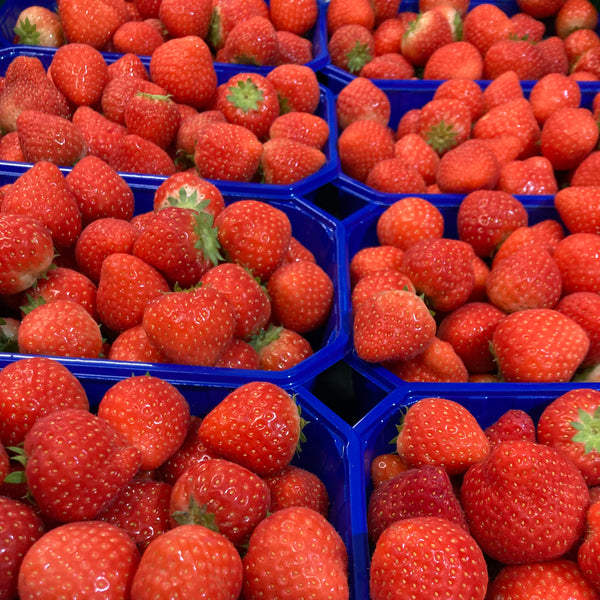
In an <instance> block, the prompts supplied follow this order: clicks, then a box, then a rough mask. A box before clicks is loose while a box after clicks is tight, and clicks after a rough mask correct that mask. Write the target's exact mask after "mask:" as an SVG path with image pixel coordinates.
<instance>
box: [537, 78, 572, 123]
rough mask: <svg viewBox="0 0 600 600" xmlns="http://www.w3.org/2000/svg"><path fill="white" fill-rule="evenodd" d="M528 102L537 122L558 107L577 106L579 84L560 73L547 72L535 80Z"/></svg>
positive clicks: (544, 118)
mask: <svg viewBox="0 0 600 600" xmlns="http://www.w3.org/2000/svg"><path fill="white" fill-rule="evenodd" d="M529 102H530V103H531V106H532V108H533V114H534V115H535V118H536V119H537V121H538V123H540V124H541V125H543V124H544V122H545V121H546V119H548V117H549V116H550V115H551V114H552V113H553V112H554V111H556V110H557V109H559V108H565V107H568V108H579V106H580V104H581V90H580V88H579V85H577V83H576V82H575V81H573V80H572V79H571V78H569V77H568V76H566V75H563V74H562V73H549V74H548V75H545V76H544V77H542V78H541V79H540V80H539V81H537V82H536V83H535V84H534V86H533V87H532V88H531V92H530V93H529Z"/></svg>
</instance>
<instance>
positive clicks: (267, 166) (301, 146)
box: [259, 137, 327, 185]
mask: <svg viewBox="0 0 600 600" xmlns="http://www.w3.org/2000/svg"><path fill="white" fill-rule="evenodd" d="M326 162H327V157H326V156H325V154H324V153H323V152H322V151H321V150H319V149H318V148H315V147H313V146H311V145H309V144H305V143H303V142H300V141H298V140H294V139H290V138H285V137H281V138H273V139H270V140H268V141H266V142H265V143H264V144H263V153H262V155H261V158H260V165H259V167H260V170H261V172H262V175H263V179H264V182H265V183H267V184H274V185H287V184H291V183H296V182H298V181H300V180H302V179H305V178H306V177H310V176H311V175H314V174H315V173H316V172H317V171H319V169H321V168H322V167H323V166H324V165H325V163H326Z"/></svg>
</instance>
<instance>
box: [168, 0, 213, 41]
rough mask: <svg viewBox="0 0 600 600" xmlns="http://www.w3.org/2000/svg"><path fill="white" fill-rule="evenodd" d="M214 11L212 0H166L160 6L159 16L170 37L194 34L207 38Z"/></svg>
mask: <svg viewBox="0 0 600 600" xmlns="http://www.w3.org/2000/svg"><path fill="white" fill-rule="evenodd" d="M212 12H213V2H212V0H202V1H201V2H197V1H193V2H192V1H191V0H165V1H164V2H162V1H161V3H160V6H159V7H158V18H159V19H160V21H161V23H162V24H163V26H164V27H165V29H166V31H167V34H168V36H169V37H170V38H181V37H186V36H188V35H193V36H197V37H199V38H202V39H203V40H205V39H206V36H207V35H208V29H209V26H210V19H211V15H212Z"/></svg>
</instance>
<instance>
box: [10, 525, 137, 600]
mask: <svg viewBox="0 0 600 600" xmlns="http://www.w3.org/2000/svg"><path fill="white" fill-rule="evenodd" d="M80 546H81V547H80ZM139 560H140V554H139V552H138V550H137V548H136V545H135V543H134V542H133V540H132V539H131V538H130V537H129V535H128V534H127V533H126V532H125V531H123V530H121V529H119V528H118V527H117V526H116V525H112V524H111V523H104V522H101V521H90V522H84V521H80V522H77V523H67V524H64V525H60V526H58V527H56V528H54V529H51V530H50V531H48V532H46V533H45V534H44V535H43V536H42V537H41V538H39V539H38V540H37V541H36V542H34V544H33V545H32V546H31V548H30V549H29V551H28V552H27V555H26V556H25V557H24V558H23V562H22V563H21V569H20V571H19V582H18V589H19V597H21V598H33V597H35V596H40V595H44V594H45V593H47V591H48V589H49V588H51V587H53V586H56V585H57V581H60V584H58V586H59V587H60V588H61V589H68V590H70V591H69V593H73V594H79V595H81V594H82V593H83V594H85V593H86V590H89V589H94V586H96V585H98V583H97V582H98V580H100V581H102V582H103V583H104V584H105V585H106V586H107V590H106V591H105V592H104V593H105V594H106V598H107V600H109V599H110V600H116V599H117V598H123V597H125V596H126V595H127V594H128V593H129V590H130V588H131V582H132V580H133V577H134V574H135V570H136V568H137V566H138V563H139ZM46 563H48V564H46Z"/></svg>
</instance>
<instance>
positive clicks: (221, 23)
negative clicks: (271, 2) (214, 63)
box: [208, 0, 269, 51]
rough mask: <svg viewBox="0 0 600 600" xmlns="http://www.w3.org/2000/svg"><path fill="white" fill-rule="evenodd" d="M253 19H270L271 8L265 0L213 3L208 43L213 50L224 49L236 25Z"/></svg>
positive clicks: (220, 0)
mask: <svg viewBox="0 0 600 600" xmlns="http://www.w3.org/2000/svg"><path fill="white" fill-rule="evenodd" d="M251 17H264V18H268V17H269V6H268V5H267V4H266V3H265V2H264V1H263V0H254V1H252V2H246V1H245V0H216V1H215V2H213V13H212V17H211V23H210V29H209V32H208V41H209V43H210V46H211V48H212V49H213V50H215V51H218V50H220V49H221V48H223V46H224V44H225V40H226V38H227V36H228V35H229V33H230V32H231V30H232V29H233V28H234V27H235V25H236V24H237V23H239V22H241V21H245V20H247V19H250V18H251Z"/></svg>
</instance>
